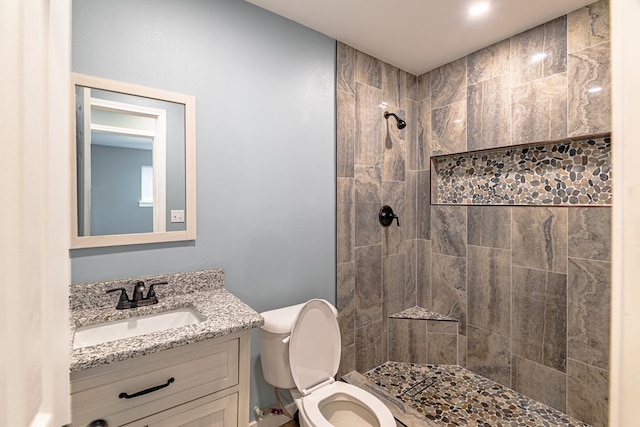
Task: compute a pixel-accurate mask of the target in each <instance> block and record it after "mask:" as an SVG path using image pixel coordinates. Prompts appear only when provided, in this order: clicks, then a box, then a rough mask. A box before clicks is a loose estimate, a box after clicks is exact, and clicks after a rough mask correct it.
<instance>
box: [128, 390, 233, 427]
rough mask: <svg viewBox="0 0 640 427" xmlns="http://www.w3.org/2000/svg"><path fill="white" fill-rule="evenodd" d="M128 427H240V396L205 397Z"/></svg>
mask: <svg viewBox="0 0 640 427" xmlns="http://www.w3.org/2000/svg"><path fill="white" fill-rule="evenodd" d="M127 426H131V427H133V426H146V427H238V394H237V393H234V394H231V395H228V396H224V397H221V398H219V399H216V400H211V399H210V398H208V397H203V398H201V399H197V400H194V401H192V402H189V403H187V404H184V405H180V406H178V407H175V408H172V409H168V410H166V411H163V412H160V413H158V414H155V415H153V416H151V417H148V418H146V419H142V420H139V421H136V422H135V423H132V424H127Z"/></svg>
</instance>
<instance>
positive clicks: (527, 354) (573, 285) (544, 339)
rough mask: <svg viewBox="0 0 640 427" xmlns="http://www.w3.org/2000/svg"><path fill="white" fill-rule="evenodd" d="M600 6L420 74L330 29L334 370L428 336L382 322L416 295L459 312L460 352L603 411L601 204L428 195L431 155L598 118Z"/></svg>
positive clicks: (602, 109)
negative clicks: (337, 330) (383, 218)
mask: <svg viewBox="0 0 640 427" xmlns="http://www.w3.org/2000/svg"><path fill="white" fill-rule="evenodd" d="M608 21H609V17H608V3H607V2H606V1H601V2H598V3H595V4H594V5H591V6H588V7H585V8H582V9H580V10H578V11H575V12H573V13H571V14H569V15H567V16H563V17H560V18H558V19H555V20H553V21H551V22H548V23H546V24H544V25H541V26H539V27H536V28H533V29H531V30H529V31H526V32H524V33H522V34H518V35H516V36H514V37H511V38H510V39H508V40H504V41H502V42H500V43H497V44H495V45H493V46H490V47H488V48H486V49H483V50H480V51H478V52H475V53H473V54H471V55H469V56H467V57H464V58H461V59H458V60H456V61H453V62H452V63H450V64H446V65H444V66H442V67H440V68H438V69H435V70H432V71H430V72H428V73H425V74H423V75H421V76H418V77H416V76H413V75H411V74H409V73H406V72H404V71H402V70H399V69H397V68H394V67H392V66H390V65H388V64H385V63H383V62H382V61H380V60H378V59H376V58H373V57H371V56H369V55H366V54H364V53H362V52H359V51H357V50H355V49H353V48H351V47H349V46H346V45H344V44H342V43H338V52H337V58H338V61H337V62H338V69H337V106H338V107H337V109H338V113H337V175H338V176H337V187H338V200H337V242H338V243H337V244H338V248H337V263H338V268H337V274H338V281H337V283H338V291H337V293H338V299H337V305H338V309H339V321H340V325H341V329H342V340H343V342H342V345H343V352H342V364H341V373H345V372H349V371H351V370H353V369H356V370H358V371H360V372H364V371H367V370H369V369H371V368H373V367H374V366H376V365H378V364H380V363H382V362H384V361H386V360H388V359H389V358H391V357H396V356H398V352H399V351H400V348H399V346H400V345H401V343H403V344H402V347H403V348H406V349H407V350H406V351H408V352H410V353H411V357H414V358H416V359H419V358H420V357H422V355H423V353H424V352H428V351H429V350H428V343H427V347H426V349H425V348H424V346H422V345H421V340H422V338H421V337H418V335H421V336H424V335H423V334H422V329H426V327H425V328H423V326H424V325H422V326H420V325H415V326H412V327H410V328H409V329H403V331H402V332H400V331H399V328H398V325H390V326H391V327H388V326H389V325H388V320H387V317H388V315H389V314H391V313H394V312H397V311H400V310H402V309H405V308H409V307H412V306H414V305H421V306H423V307H426V308H429V309H432V310H434V311H437V312H440V313H442V314H446V315H449V316H452V317H455V318H457V319H458V320H459V333H460V334H461V335H460V336H459V339H458V360H459V363H460V364H463V365H466V366H467V367H468V368H470V369H472V370H473V371H475V372H477V373H479V374H481V375H484V376H486V377H488V378H491V379H493V380H496V381H498V382H500V383H502V384H505V385H507V386H510V387H512V388H514V389H516V390H518V391H520V392H522V393H524V394H526V395H528V396H531V397H533V398H535V399H537V400H540V401H542V402H543V403H546V404H548V405H550V406H553V407H555V408H557V409H560V410H562V411H564V412H567V413H568V414H569V415H572V416H574V417H576V418H578V419H581V420H583V421H585V422H588V423H590V424H592V425H594V426H605V425H607V384H608V350H609V344H608V342H609V328H608V325H609V321H608V319H609V286H610V270H611V268H610V221H611V213H610V209H609V208H602V207H600V208H591V207H588V208H587V207H581V208H577V207H575V208H567V207H528V206H522V207H521V206H518V207H505V206H482V207H480V206H469V207H463V206H430V204H429V200H430V193H429V158H430V156H431V155H436V154H449V153H454V152H463V151H467V150H475V149H484V148H494V147H501V146H509V145H513V144H520V143H526V142H531V141H540V140H547V139H557V138H563V137H567V136H575V135H581V134H586V133H599V132H606V131H609V130H610V116H611V112H610V71H609V24H608ZM541 51H544V52H545V53H546V54H547V55H546V56H545V57H544V58H542V59H541V60H540V61H538V62H535V63H532V62H531V61H530V58H531V55H532V54H533V53H537V52H541ZM594 87H600V88H602V90H600V91H599V92H593V93H592V92H588V91H587V89H590V88H594ZM385 103H386V104H385ZM385 110H388V111H390V112H393V113H396V114H398V115H399V116H400V117H401V118H403V119H404V120H406V121H407V127H406V128H405V129H403V130H398V129H397V127H396V126H395V121H393V120H389V121H386V120H385V119H384V117H383V113H384V111H385ZM614 143H615V141H614ZM383 204H389V205H391V206H392V208H393V209H394V211H396V212H397V213H398V215H399V217H400V227H397V226H396V225H395V223H394V224H393V225H392V226H390V227H382V226H380V224H379V223H378V220H377V215H378V211H379V209H380V207H381V206H382V205H383ZM388 330H389V331H390V332H389V334H390V335H391V336H387V331H388ZM412 337H415V341H414V338H412ZM428 339H429V338H427V340H428ZM437 339H450V337H446V336H443V337H436V338H434V340H437ZM407 340H410V341H412V343H413V344H412V343H407ZM414 344H415V345H414ZM437 348H438V347H437V346H434V349H437ZM398 357H399V356H398Z"/></svg>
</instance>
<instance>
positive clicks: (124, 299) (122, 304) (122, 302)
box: [106, 288, 130, 310]
mask: <svg viewBox="0 0 640 427" xmlns="http://www.w3.org/2000/svg"><path fill="white" fill-rule="evenodd" d="M117 291H120V299H119V300H118V305H116V310H122V309H124V308H127V307H126V304H128V303H129V302H130V301H129V295H127V291H126V289H125V288H115V289H109V290H107V292H106V293H111V292H117Z"/></svg>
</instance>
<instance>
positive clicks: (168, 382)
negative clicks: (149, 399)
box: [118, 377, 175, 399]
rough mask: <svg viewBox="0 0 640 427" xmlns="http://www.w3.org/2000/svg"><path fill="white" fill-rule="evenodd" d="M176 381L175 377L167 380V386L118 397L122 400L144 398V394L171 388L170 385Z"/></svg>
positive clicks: (121, 394) (163, 385) (123, 394)
mask: <svg viewBox="0 0 640 427" xmlns="http://www.w3.org/2000/svg"><path fill="white" fill-rule="evenodd" d="M174 381H175V379H173V377H171V378H169V379H168V380H167V383H166V384H161V385H157V386H155V387H151V388H148V389H146V390H142V391H139V392H137V393H133V394H127V393H120V395H118V397H119V398H120V399H133V398H134V397H138V396H142V395H143V394H147V393H153V392H154V391H157V390H160V389H161V388H165V387H169V385H170V384H171V383H172V382H174Z"/></svg>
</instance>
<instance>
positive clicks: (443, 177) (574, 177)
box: [431, 133, 612, 206]
mask: <svg viewBox="0 0 640 427" xmlns="http://www.w3.org/2000/svg"><path fill="white" fill-rule="evenodd" d="M611 193H612V181H611V134H609V133H606V134H597V135H585V136H580V137H576V138H567V139H563V140H557V141H546V142H537V143H532V144H526V145H519V146H511V147H503V148H496V149H489V150H480V151H470V152H466V153H457V154H449V155H444V156H434V157H432V158H431V203H432V204H434V205H527V206H528V205H551V206H610V205H611Z"/></svg>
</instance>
